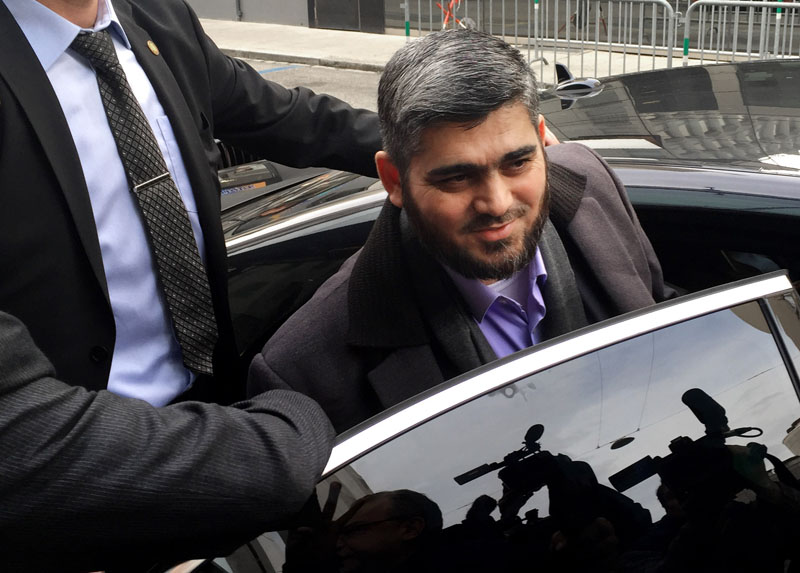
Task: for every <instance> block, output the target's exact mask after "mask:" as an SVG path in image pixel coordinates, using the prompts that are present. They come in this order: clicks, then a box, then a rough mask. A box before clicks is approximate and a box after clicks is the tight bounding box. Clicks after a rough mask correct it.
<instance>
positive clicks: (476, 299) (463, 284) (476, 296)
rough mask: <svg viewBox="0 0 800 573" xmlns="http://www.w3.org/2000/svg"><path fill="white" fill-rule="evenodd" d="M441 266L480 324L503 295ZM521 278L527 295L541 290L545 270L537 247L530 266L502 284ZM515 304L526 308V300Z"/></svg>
mask: <svg viewBox="0 0 800 573" xmlns="http://www.w3.org/2000/svg"><path fill="white" fill-rule="evenodd" d="M443 266H444V269H445V271H447V274H448V275H450V278H451V279H453V282H454V283H455V285H456V288H457V289H458V291H459V292H460V293H461V296H463V297H464V301H465V302H466V303H467V307H468V308H469V311H470V312H471V313H472V316H474V317H475V320H477V321H478V322H482V321H483V317H484V316H485V315H486V311H487V310H489V307H490V306H491V305H492V303H493V302H494V301H495V300H497V299H498V298H500V297H501V296H504V295H503V294H502V293H501V292H500V291H499V289H496V288H493V287H492V286H489V285H485V284H483V283H482V282H481V281H479V280H478V279H468V278H466V277H465V276H463V275H461V274H459V273H457V272H456V271H454V270H453V269H451V268H450V267H448V266H446V265H443ZM525 273H527V274H525ZM523 278H524V279H527V280H526V287H525V288H526V292H527V293H531V292H533V290H534V289H535V288H541V285H543V284H544V282H545V281H546V280H547V269H545V266H544V259H543V258H542V253H541V251H539V248H538V247H537V248H536V253H535V254H534V256H533V260H532V261H531V262H530V264H528V266H526V267H525V268H524V269H521V270H519V271H517V273H516V274H515V275H514V276H512V277H509V278H508V279H505V281H504V282H511V281H517V280H520V279H523ZM507 298H509V297H507ZM516 302H517V303H518V304H519V305H520V306H522V308H525V307H526V306H527V300H521V301H516Z"/></svg>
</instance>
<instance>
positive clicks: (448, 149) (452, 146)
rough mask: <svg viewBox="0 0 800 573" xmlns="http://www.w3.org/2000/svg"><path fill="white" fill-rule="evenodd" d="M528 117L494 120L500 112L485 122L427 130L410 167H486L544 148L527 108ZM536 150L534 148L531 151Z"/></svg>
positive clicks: (458, 124) (457, 124) (451, 124)
mask: <svg viewBox="0 0 800 573" xmlns="http://www.w3.org/2000/svg"><path fill="white" fill-rule="evenodd" d="M523 110H524V118H523V117H520V116H521V115H522V114H520V113H517V114H515V115H516V120H517V121H510V119H511V118H505V121H504V122H501V123H499V122H497V121H492V119H494V118H493V117H492V116H493V115H494V114H498V113H500V110H496V111H494V112H492V113H491V114H489V115H488V116H486V117H485V118H483V119H482V121H472V122H469V123H465V122H450V123H441V124H437V125H432V126H430V127H428V128H426V129H425V130H424V131H423V132H422V135H421V137H420V145H419V148H418V150H417V152H416V153H415V154H414V155H413V156H412V157H411V162H410V166H411V167H412V168H414V167H415V166H417V167H419V166H420V165H423V164H424V169H425V171H426V172H427V171H430V170H433V169H438V168H442V167H447V166H449V165H458V164H462V163H463V164H472V163H474V164H476V165H485V164H487V163H489V162H495V161H502V160H504V158H506V156H509V155H514V154H516V153H518V152H520V151H521V150H525V151H526V152H531V151H536V150H537V149H538V147H539V145H540V141H539V135H538V128H537V126H536V125H535V124H534V122H533V121H531V120H530V116H529V115H528V113H527V108H524V107H523ZM531 148H533V149H531Z"/></svg>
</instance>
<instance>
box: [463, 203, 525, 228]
mask: <svg viewBox="0 0 800 573" xmlns="http://www.w3.org/2000/svg"><path fill="white" fill-rule="evenodd" d="M529 209H530V207H529V206H527V205H523V204H522V203H517V204H516V205H513V206H512V207H511V208H510V209H509V210H508V211H506V212H505V213H503V214H502V215H500V216H499V217H497V216H495V215H489V214H488V213H481V214H479V215H476V216H475V217H473V218H472V219H470V220H469V221H468V222H467V223H466V224H465V225H464V226H463V227H462V228H461V230H462V232H465V233H474V232H475V231H481V230H483V229H487V228H489V227H499V226H501V225H505V224H506V223H509V222H511V221H513V220H514V219H519V218H520V217H523V216H524V215H526V214H527V213H528V210H529Z"/></svg>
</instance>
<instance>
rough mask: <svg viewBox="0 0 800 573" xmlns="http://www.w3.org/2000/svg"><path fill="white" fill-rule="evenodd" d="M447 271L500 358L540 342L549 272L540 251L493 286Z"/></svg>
mask: <svg viewBox="0 0 800 573" xmlns="http://www.w3.org/2000/svg"><path fill="white" fill-rule="evenodd" d="M445 270H446V271H447V273H448V274H449V275H450V278H452V279H453V282H454V283H455V285H456V288H458V290H459V292H460V293H461V296H463V297H464V301H465V302H466V303H467V307H469V310H470V312H471V313H472V317H473V318H474V319H475V321H476V322H477V323H478V326H479V327H480V329H481V332H482V333H483V335H484V336H485V337H486V341H487V342H488V343H489V345H490V346H491V347H492V350H494V352H495V354H497V356H498V358H502V357H503V356H508V355H509V354H512V353H514V352H517V351H518V350H522V349H523V348H528V347H529V346H532V345H534V344H536V343H537V342H539V341H540V339H541V334H540V332H539V330H538V326H539V323H540V322H541V321H542V319H543V318H544V316H545V313H546V310H547V309H545V306H544V299H543V297H542V287H543V286H544V283H545V282H546V281H547V270H546V269H545V266H544V259H543V258H542V254H541V252H540V251H539V249H538V248H537V249H536V254H535V255H534V257H533V260H532V261H531V262H530V263H529V264H528V265H527V266H526V267H525V268H523V269H520V270H519V271H517V272H516V273H514V275H513V276H511V277H509V278H507V279H505V280H501V281H497V282H495V283H492V284H490V285H485V284H483V283H482V282H481V281H479V280H476V279H467V278H465V277H464V276H462V275H460V274H458V273H457V272H455V271H454V270H452V269H450V268H447V267H445Z"/></svg>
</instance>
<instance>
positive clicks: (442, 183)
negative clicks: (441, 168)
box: [436, 173, 469, 187]
mask: <svg viewBox="0 0 800 573" xmlns="http://www.w3.org/2000/svg"><path fill="white" fill-rule="evenodd" d="M468 180H469V175H468V174H467V173H457V174H455V175H450V176H449V177H445V178H444V179H439V180H438V181H436V185H438V186H439V187H449V186H454V185H459V184H462V183H465V182H466V181H468Z"/></svg>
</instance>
